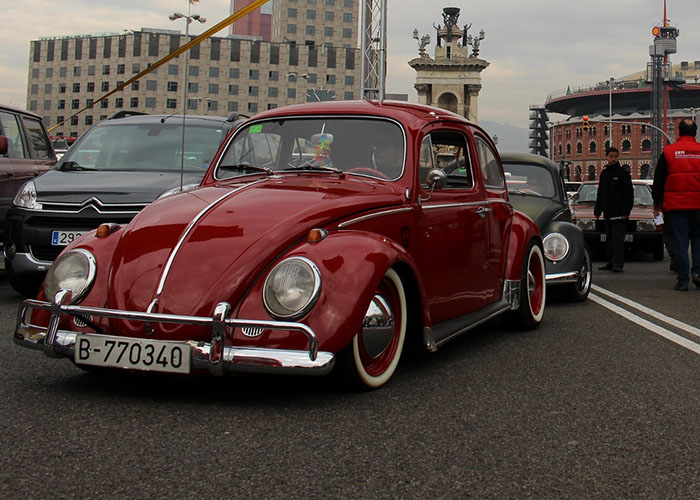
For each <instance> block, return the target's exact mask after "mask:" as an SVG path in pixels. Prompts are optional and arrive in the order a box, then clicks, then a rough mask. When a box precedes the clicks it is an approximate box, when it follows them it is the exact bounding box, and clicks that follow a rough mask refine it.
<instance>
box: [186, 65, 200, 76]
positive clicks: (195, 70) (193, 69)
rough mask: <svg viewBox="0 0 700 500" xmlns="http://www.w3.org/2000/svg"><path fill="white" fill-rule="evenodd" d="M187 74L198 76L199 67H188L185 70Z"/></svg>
mask: <svg viewBox="0 0 700 500" xmlns="http://www.w3.org/2000/svg"><path fill="white" fill-rule="evenodd" d="M187 72H188V73H189V75H190V76H199V66H190V67H189V68H187Z"/></svg>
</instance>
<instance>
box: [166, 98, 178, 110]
mask: <svg viewBox="0 0 700 500" xmlns="http://www.w3.org/2000/svg"><path fill="white" fill-rule="evenodd" d="M165 107H166V108H168V109H177V99H166V100H165Z"/></svg>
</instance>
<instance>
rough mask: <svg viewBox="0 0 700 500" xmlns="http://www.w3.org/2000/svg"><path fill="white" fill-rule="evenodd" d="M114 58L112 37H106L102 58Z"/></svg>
mask: <svg viewBox="0 0 700 500" xmlns="http://www.w3.org/2000/svg"><path fill="white" fill-rule="evenodd" d="M110 57H112V37H111V36H106V37H104V46H103V47H102V58H103V59H109V58H110Z"/></svg>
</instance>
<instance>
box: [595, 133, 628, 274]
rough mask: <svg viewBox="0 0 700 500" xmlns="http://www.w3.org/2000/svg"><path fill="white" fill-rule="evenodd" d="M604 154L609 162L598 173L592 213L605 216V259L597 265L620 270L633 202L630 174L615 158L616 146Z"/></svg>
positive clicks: (606, 268) (610, 269)
mask: <svg viewBox="0 0 700 500" xmlns="http://www.w3.org/2000/svg"><path fill="white" fill-rule="evenodd" d="M605 156H606V158H607V160H608V164H607V165H606V166H605V168H604V169H603V171H602V172H601V173H600V180H599V181H598V194H597V196H596V200H595V209H594V210H593V214H594V215H595V217H596V219H598V218H600V215H601V213H602V214H603V215H604V216H605V235H606V236H605V242H606V245H605V246H606V249H607V253H608V263H607V264H605V265H604V266H601V267H599V268H598V269H602V270H604V271H613V272H615V273H621V272H622V268H623V267H624V265H625V225H626V224H627V220H628V219H629V218H630V212H631V211H632V204H633V202H634V193H633V189H632V177H630V174H629V172H628V171H627V170H625V168H624V167H623V166H622V165H620V162H619V161H617V159H618V158H619V157H620V151H618V149H617V148H613V147H611V148H608V149H607V151H606V152H605Z"/></svg>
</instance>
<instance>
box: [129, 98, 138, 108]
mask: <svg viewBox="0 0 700 500" xmlns="http://www.w3.org/2000/svg"><path fill="white" fill-rule="evenodd" d="M129 106H131V107H132V108H138V107H139V98H138V97H132V98H131V100H130V101H129Z"/></svg>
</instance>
